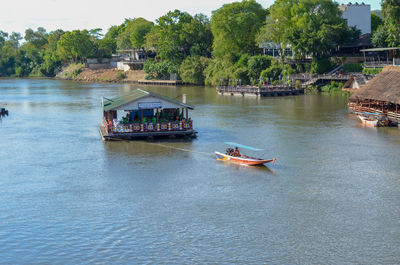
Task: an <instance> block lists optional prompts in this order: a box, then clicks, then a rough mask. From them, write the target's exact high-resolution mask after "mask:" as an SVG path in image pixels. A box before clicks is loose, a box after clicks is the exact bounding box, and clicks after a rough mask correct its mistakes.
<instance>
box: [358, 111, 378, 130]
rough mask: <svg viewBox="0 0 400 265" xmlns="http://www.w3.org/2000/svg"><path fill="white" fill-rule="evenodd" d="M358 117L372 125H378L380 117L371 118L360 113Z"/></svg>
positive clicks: (366, 123)
mask: <svg viewBox="0 0 400 265" xmlns="http://www.w3.org/2000/svg"><path fill="white" fill-rule="evenodd" d="M358 118H359V119H360V120H361V123H362V124H364V125H366V126H370V127H376V126H378V119H371V118H368V117H365V116H363V115H360V114H359V115H358Z"/></svg>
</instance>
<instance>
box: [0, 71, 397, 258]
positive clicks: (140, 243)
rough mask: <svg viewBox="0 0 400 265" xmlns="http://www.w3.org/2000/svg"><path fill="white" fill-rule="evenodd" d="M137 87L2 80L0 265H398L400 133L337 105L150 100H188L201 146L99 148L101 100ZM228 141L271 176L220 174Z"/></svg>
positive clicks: (196, 92) (319, 98) (210, 97)
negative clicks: (252, 155) (260, 161)
mask: <svg viewBox="0 0 400 265" xmlns="http://www.w3.org/2000/svg"><path fill="white" fill-rule="evenodd" d="M136 87H137V85H126V84H81V83H75V82H65V81H56V80H24V79H14V80H6V79H2V80H0V105H2V106H4V105H6V107H7V109H9V111H10V116H9V117H5V118H3V119H2V120H1V121H0V155H1V160H0V202H1V208H0V263H3V264H26V263H29V264H32V263H40V264H50V263H51V264H65V263H69V264H81V263H84V264H85V263H86V264H89V263H90V264H92V263H96V264H132V263H140V264H198V263H212V264H215V263H218V264H228V263H238V264H261V263H268V264H399V263H400V129H398V128H378V129H374V128H363V127H362V126H361V125H360V122H359V121H357V120H356V119H355V118H354V117H353V116H351V115H349V114H348V113H347V109H346V101H347V98H346V96H345V95H341V94H316V95H304V96H290V97H279V98H252V97H250V98H247V97H246V98H243V97H232V96H218V95H217V94H216V92H215V89H213V88H202V87H178V88H174V87H146V89H148V90H151V91H153V92H157V93H161V94H164V95H167V96H170V97H173V98H176V97H179V96H180V95H181V94H182V93H185V94H187V98H188V103H189V104H191V105H193V106H194V108H195V109H194V110H193V111H192V112H191V116H192V118H193V120H194V126H195V129H197V130H198V132H199V134H198V138H197V139H195V140H193V141H189V142H182V141H166V142H165V141H163V142H145V141H141V142H102V141H101V138H100V136H99V133H98V128H97V124H98V123H99V122H100V121H101V114H102V113H101V97H102V96H106V97H113V96H116V95H119V94H121V93H126V92H129V91H130V90H131V89H133V88H136ZM224 141H233V142H239V143H241V144H246V145H250V146H256V147H261V148H264V149H265V150H264V151H261V152H258V153H257V154H256V155H258V156H261V157H266V158H272V157H277V158H278V160H277V163H276V164H275V165H270V166H269V167H243V166H235V165H230V164H225V163H223V162H218V161H216V160H215V158H214V156H213V152H214V151H215V150H218V151H223V150H224V149H225V146H224V144H223V142H224ZM170 147H172V148H170ZM174 148H179V149H185V150H188V151H191V152H188V151H182V150H177V149H174Z"/></svg>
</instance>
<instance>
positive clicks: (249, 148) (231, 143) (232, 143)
mask: <svg viewBox="0 0 400 265" xmlns="http://www.w3.org/2000/svg"><path fill="white" fill-rule="evenodd" d="M225 144H227V145H231V146H236V147H240V148H244V149H247V150H251V151H262V150H264V149H260V148H256V147H251V146H247V145H244V144H238V143H234V142H225Z"/></svg>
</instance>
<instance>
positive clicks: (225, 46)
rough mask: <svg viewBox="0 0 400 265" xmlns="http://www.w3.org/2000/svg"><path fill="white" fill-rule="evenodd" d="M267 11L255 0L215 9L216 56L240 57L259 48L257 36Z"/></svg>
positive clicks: (214, 47)
mask: <svg viewBox="0 0 400 265" xmlns="http://www.w3.org/2000/svg"><path fill="white" fill-rule="evenodd" d="M266 14H267V11H266V10H265V9H263V8H262V6H261V5H260V4H258V3H257V2H256V1H255V0H243V1H242V2H234V3H231V4H225V5H223V6H222V7H221V8H219V9H218V10H216V11H214V12H213V14H212V18H211V31H212V33H213V36H214V42H213V49H214V56H216V57H224V56H225V55H230V56H231V57H232V58H239V57H240V56H241V55H242V54H243V53H249V54H254V53H255V51H256V50H257V44H256V42H255V37H256V35H257V34H258V32H259V30H260V28H261V26H262V25H263V24H264V23H265V16H266Z"/></svg>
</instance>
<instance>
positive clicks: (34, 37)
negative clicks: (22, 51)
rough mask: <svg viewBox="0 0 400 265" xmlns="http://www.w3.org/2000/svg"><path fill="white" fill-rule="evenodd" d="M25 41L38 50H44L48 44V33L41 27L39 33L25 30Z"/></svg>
mask: <svg viewBox="0 0 400 265" xmlns="http://www.w3.org/2000/svg"><path fill="white" fill-rule="evenodd" d="M25 40H26V41H27V42H29V43H32V45H33V46H34V47H35V48H37V49H43V48H44V46H45V45H46V44H47V32H46V29H44V28H42V27H39V28H38V29H37V31H33V30H32V29H27V30H25Z"/></svg>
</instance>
